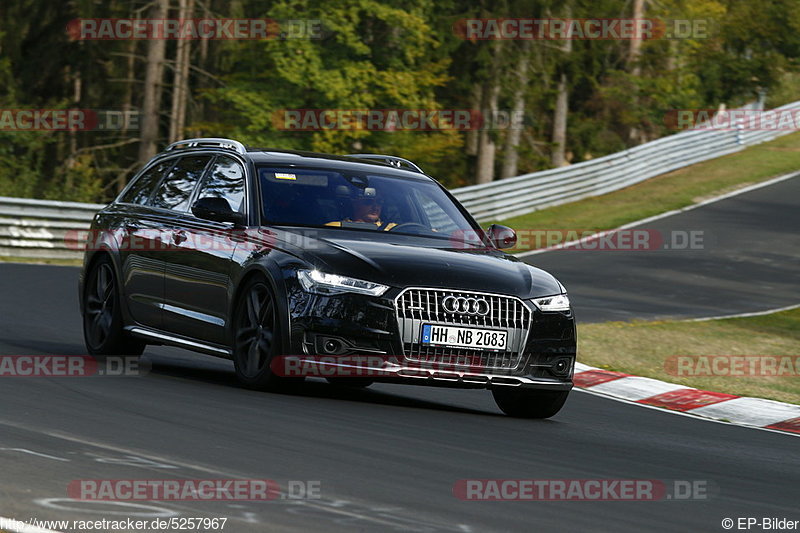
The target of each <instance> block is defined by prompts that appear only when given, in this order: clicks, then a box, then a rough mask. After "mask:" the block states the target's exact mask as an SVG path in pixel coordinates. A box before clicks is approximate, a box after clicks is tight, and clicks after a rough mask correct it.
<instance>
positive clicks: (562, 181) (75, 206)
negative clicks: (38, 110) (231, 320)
mask: <svg viewBox="0 0 800 533" xmlns="http://www.w3.org/2000/svg"><path fill="white" fill-rule="evenodd" d="M742 109H756V106H755V105H750V106H746V107H745V108H742ZM777 109H779V110H790V109H791V110H800V102H793V103H791V104H787V105H785V106H782V107H779V108H777ZM791 132H792V130H787V131H752V130H745V129H744V128H742V127H739V128H737V129H735V130H730V131H721V130H690V131H685V132H682V133H677V134H675V135H670V136H667V137H662V138H661V139H657V140H655V141H652V142H649V143H646V144H642V145H639V146H636V147H633V148H630V149H628V150H624V151H622V152H618V153H615V154H610V155H607V156H604V157H598V158H597V159H592V160H591V161H585V162H582V163H577V164H575V165H571V166H567V167H561V168H554V169H550V170H544V171H541V172H534V173H531V174H525V175H523V176H517V177H515V178H507V179H503V180H499V181H494V182H492V183H485V184H481V185H471V186H469V187H462V188H459V189H454V190H453V191H452V192H453V194H454V195H455V196H456V198H458V199H459V200H460V201H461V202H462V203H463V204H464V206H465V207H466V208H467V209H469V211H470V212H471V213H472V214H473V215H474V216H475V218H477V219H478V220H481V221H486V220H490V219H498V220H502V219H504V218H510V217H513V216H517V215H523V214H526V213H530V212H533V211H536V210H539V209H543V208H545V207H551V206H555V205H560V204H564V203H568V202H574V201H576V200H581V199H583V198H588V197H590V196H598V195H601V194H605V193H608V192H611V191H616V190H618V189H622V188H624V187H628V186H629V185H633V184H635V183H639V182H641V181H644V180H646V179H649V178H652V177H655V176H658V175H661V174H665V173H667V172H671V171H673V170H677V169H679V168H683V167H686V166H689V165H693V164H695V163H699V162H701V161H706V160H708V159H713V158H715V157H720V156H723V155H726V154H730V153H734V152H738V151H739V150H742V149H744V148H745V147H747V146H752V145H754V144H758V143H761V142H764V141H768V140H771V139H774V138H776V137H779V136H781V135H785V134H787V133H791ZM103 207H104V206H103V205H101V204H81V203H75V202H53V201H45V200H29V199H24V198H7V197H0V256H6V257H8V256H16V257H28V258H42V259H79V258H80V257H82V255H83V254H82V252H81V251H80V243H78V242H77V239H78V237H79V235H78V233H77V232H76V230H85V229H88V227H89V224H90V223H91V221H92V218H93V217H94V214H95V213H96V212H97V211H99V210H100V209H102V208H103Z"/></svg>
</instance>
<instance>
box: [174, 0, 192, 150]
mask: <svg viewBox="0 0 800 533" xmlns="http://www.w3.org/2000/svg"><path fill="white" fill-rule="evenodd" d="M178 12H179V14H178V18H180V19H182V20H185V19H188V18H192V13H193V12H194V0H179V9H178ZM191 42H192V41H190V40H189V39H181V40H179V41H178V45H177V50H176V52H175V73H174V77H173V83H172V111H171V113H170V122H169V140H170V142H174V141H177V140H179V139H181V138H182V137H183V130H184V127H185V125H186V104H187V102H188V100H189V65H190V62H191V60H190V56H189V54H190V52H191Z"/></svg>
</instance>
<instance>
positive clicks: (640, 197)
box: [497, 133, 800, 251]
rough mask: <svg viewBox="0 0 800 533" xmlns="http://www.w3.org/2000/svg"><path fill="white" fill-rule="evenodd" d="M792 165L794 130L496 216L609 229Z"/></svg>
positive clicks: (525, 225)
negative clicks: (576, 197)
mask: <svg viewBox="0 0 800 533" xmlns="http://www.w3.org/2000/svg"><path fill="white" fill-rule="evenodd" d="M798 169H800V133H793V134H791V135H786V136H784V137H781V138H779V139H776V140H774V141H771V142H768V143H763V144H759V145H756V146H752V147H749V148H747V149H745V150H743V151H741V152H738V153H735V154H731V155H727V156H724V157H720V158H717V159H712V160H710V161H705V162H703V163H698V164H696V165H692V166H690V167H686V168H683V169H680V170H676V171H674V172H670V173H669V174H664V175H662V176H658V177H655V178H652V179H649V180H647V181H644V182H642V183H639V184H637V185H633V186H631V187H627V188H625V189H621V190H619V191H615V192H612V193H608V194H604V195H602V196H596V197H593V198H587V199H585V200H580V201H578V202H573V203H569V204H564V205H560V206H556V207H551V208H548V209H543V210H541V211H535V212H533V213H529V214H527V215H522V216H518V217H514V218H510V219H506V220H503V221H497V222H499V223H501V224H503V225H506V226H510V227H512V228H514V229H516V230H521V229H535V230H546V229H562V230H563V229H578V230H607V229H613V228H616V227H619V226H621V225H623V224H627V223H629V222H633V221H636V220H640V219H642V218H646V217H650V216H653V215H657V214H659V213H663V212H665V211H670V210H673V209H679V208H682V207H686V206H689V205H692V204H695V203H697V202H699V201H701V200H703V199H705V198H708V197H711V196H716V195H718V194H723V193H725V192H729V191H733V190H735V189H738V188H741V187H744V186H747V185H750V184H753V183H758V182H761V181H766V180H767V179H769V178H772V177H775V176H778V175H781V174H786V173H788V172H793V171H796V170H798ZM534 242H535V241H534ZM514 251H522V250H514Z"/></svg>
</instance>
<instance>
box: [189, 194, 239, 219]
mask: <svg viewBox="0 0 800 533" xmlns="http://www.w3.org/2000/svg"><path fill="white" fill-rule="evenodd" d="M192 213H193V214H194V216H196V217H197V218H202V219H204V220H213V221H214V222H233V223H234V224H237V225H238V224H243V223H244V217H243V216H242V214H241V213H237V212H236V211H234V210H233V209H231V204H229V203H228V200H226V199H225V198H216V197H211V196H210V197H207V198H200V199H199V200H197V201H196V202H195V203H194V205H193V206H192Z"/></svg>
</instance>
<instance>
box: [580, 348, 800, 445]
mask: <svg viewBox="0 0 800 533" xmlns="http://www.w3.org/2000/svg"><path fill="white" fill-rule="evenodd" d="M573 380H574V382H575V386H576V387H578V388H581V389H584V390H587V391H589V392H592V393H597V394H601V395H603V396H609V397H611V398H616V399H619V400H625V401H628V402H632V403H637V404H641V405H647V406H651V407H660V408H663V409H668V410H670V411H677V412H680V413H685V414H688V415H693V416H699V417H702V418H709V419H712V420H717V421H720V422H728V423H731V424H736V425H740V426H750V427H756V428H762V429H769V430H774V431H782V432H786V433H793V434H795V435H798V436H800V405H794V404H790V403H783V402H776V401H773V400H764V399H762V398H747V397H742V396H735V395H733V394H725V393H722V392H709V391H704V390H698V389H693V388H691V387H686V386H684V385H677V384H675V383H667V382H666V381H659V380H657V379H651V378H643V377H639V376H631V375H629V374H623V373H622V372H612V371H610V370H603V369H600V368H595V367H591V366H587V365H584V364H581V363H575V376H574V378H573Z"/></svg>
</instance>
